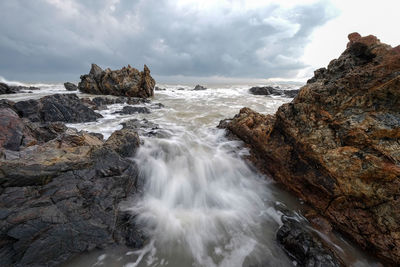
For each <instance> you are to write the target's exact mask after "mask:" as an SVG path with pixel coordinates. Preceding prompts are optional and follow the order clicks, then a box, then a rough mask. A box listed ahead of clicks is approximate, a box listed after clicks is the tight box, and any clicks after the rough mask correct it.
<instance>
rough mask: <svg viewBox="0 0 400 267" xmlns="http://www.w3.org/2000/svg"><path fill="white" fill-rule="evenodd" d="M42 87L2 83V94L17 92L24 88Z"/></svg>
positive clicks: (0, 92)
mask: <svg viewBox="0 0 400 267" xmlns="http://www.w3.org/2000/svg"><path fill="white" fill-rule="evenodd" d="M39 89H40V88H38V87H34V86H20V85H7V84H5V83H0V95H2V94H16V93H19V92H20V91H23V90H28V91H29V90H39Z"/></svg>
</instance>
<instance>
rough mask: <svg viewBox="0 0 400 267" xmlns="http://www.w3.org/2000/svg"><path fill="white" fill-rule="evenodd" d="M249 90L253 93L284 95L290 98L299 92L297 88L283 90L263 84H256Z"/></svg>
mask: <svg viewBox="0 0 400 267" xmlns="http://www.w3.org/2000/svg"><path fill="white" fill-rule="evenodd" d="M249 91H250V93H251V94H253V95H276V96H284V97H290V98H293V97H295V96H296V95H297V94H298V93H299V90H298V89H293V90H283V89H279V88H274V87H271V86H264V87H259V86H256V87H252V88H250V89H249Z"/></svg>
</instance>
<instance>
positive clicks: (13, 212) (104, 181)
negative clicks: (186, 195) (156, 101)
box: [0, 129, 145, 266]
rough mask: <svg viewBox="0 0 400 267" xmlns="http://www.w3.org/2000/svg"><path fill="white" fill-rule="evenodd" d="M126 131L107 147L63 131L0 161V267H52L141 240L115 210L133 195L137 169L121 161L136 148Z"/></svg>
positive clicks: (131, 134) (128, 218) (131, 224)
mask: <svg viewBox="0 0 400 267" xmlns="http://www.w3.org/2000/svg"><path fill="white" fill-rule="evenodd" d="M138 144H139V142H138V137H137V134H136V133H135V132H133V131H132V130H127V129H126V130H123V131H122V132H121V131H119V133H117V134H114V135H112V136H111V137H110V139H109V140H107V142H105V143H104V142H103V141H102V140H100V139H98V138H97V137H96V136H93V135H91V134H88V133H85V132H77V131H75V130H71V129H68V130H67V131H66V132H65V133H64V134H62V135H60V136H58V137H57V138H56V139H53V140H51V141H49V142H46V143H45V144H43V145H41V146H36V147H30V148H26V149H24V150H22V151H20V152H18V153H19V156H18V157H16V158H15V159H13V160H4V159H1V160H0V203H1V205H0V219H1V220H0V238H1V242H0V255H1V264H2V265H5V266H56V265H59V264H61V263H62V262H64V261H66V260H68V259H70V258H71V257H73V256H75V255H77V254H80V253H83V252H87V251H90V250H92V249H94V248H105V247H106V246H108V245H113V244H126V245H130V246H135V247H136V248H138V247H140V246H141V245H143V244H144V239H145V236H144V235H143V233H142V232H141V231H140V230H139V229H138V228H137V226H136V225H135V224H134V221H133V218H132V216H131V215H129V214H128V213H127V212H124V211H122V210H121V209H120V204H121V203H122V202H126V201H127V199H129V198H131V197H133V196H134V195H135V194H136V193H137V192H138V189H139V188H138V187H137V184H138V170H137V166H136V165H135V163H134V162H132V161H130V160H128V159H125V158H124V157H123V156H124V155H131V153H132V151H135V150H136V148H137V146H138Z"/></svg>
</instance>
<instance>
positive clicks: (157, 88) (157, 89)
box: [154, 86, 167, 91]
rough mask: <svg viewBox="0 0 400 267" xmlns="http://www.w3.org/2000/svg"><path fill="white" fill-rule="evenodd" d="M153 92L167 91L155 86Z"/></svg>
mask: <svg viewBox="0 0 400 267" xmlns="http://www.w3.org/2000/svg"><path fill="white" fill-rule="evenodd" d="M154 90H155V91H165V90H167V89H165V88H160V87H158V86H156V87H154Z"/></svg>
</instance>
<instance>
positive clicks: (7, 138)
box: [0, 108, 24, 150]
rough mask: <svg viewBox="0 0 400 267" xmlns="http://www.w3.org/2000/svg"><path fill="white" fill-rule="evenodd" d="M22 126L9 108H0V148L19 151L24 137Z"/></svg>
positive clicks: (16, 115) (19, 119)
mask: <svg viewBox="0 0 400 267" xmlns="http://www.w3.org/2000/svg"><path fill="white" fill-rule="evenodd" d="M23 130H24V124H23V122H22V119H21V118H20V117H19V116H18V114H17V113H16V112H15V111H14V110H12V109H10V108H0V148H4V149H9V150H19V147H20V146H21V144H22V140H23V137H24V134H23Z"/></svg>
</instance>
